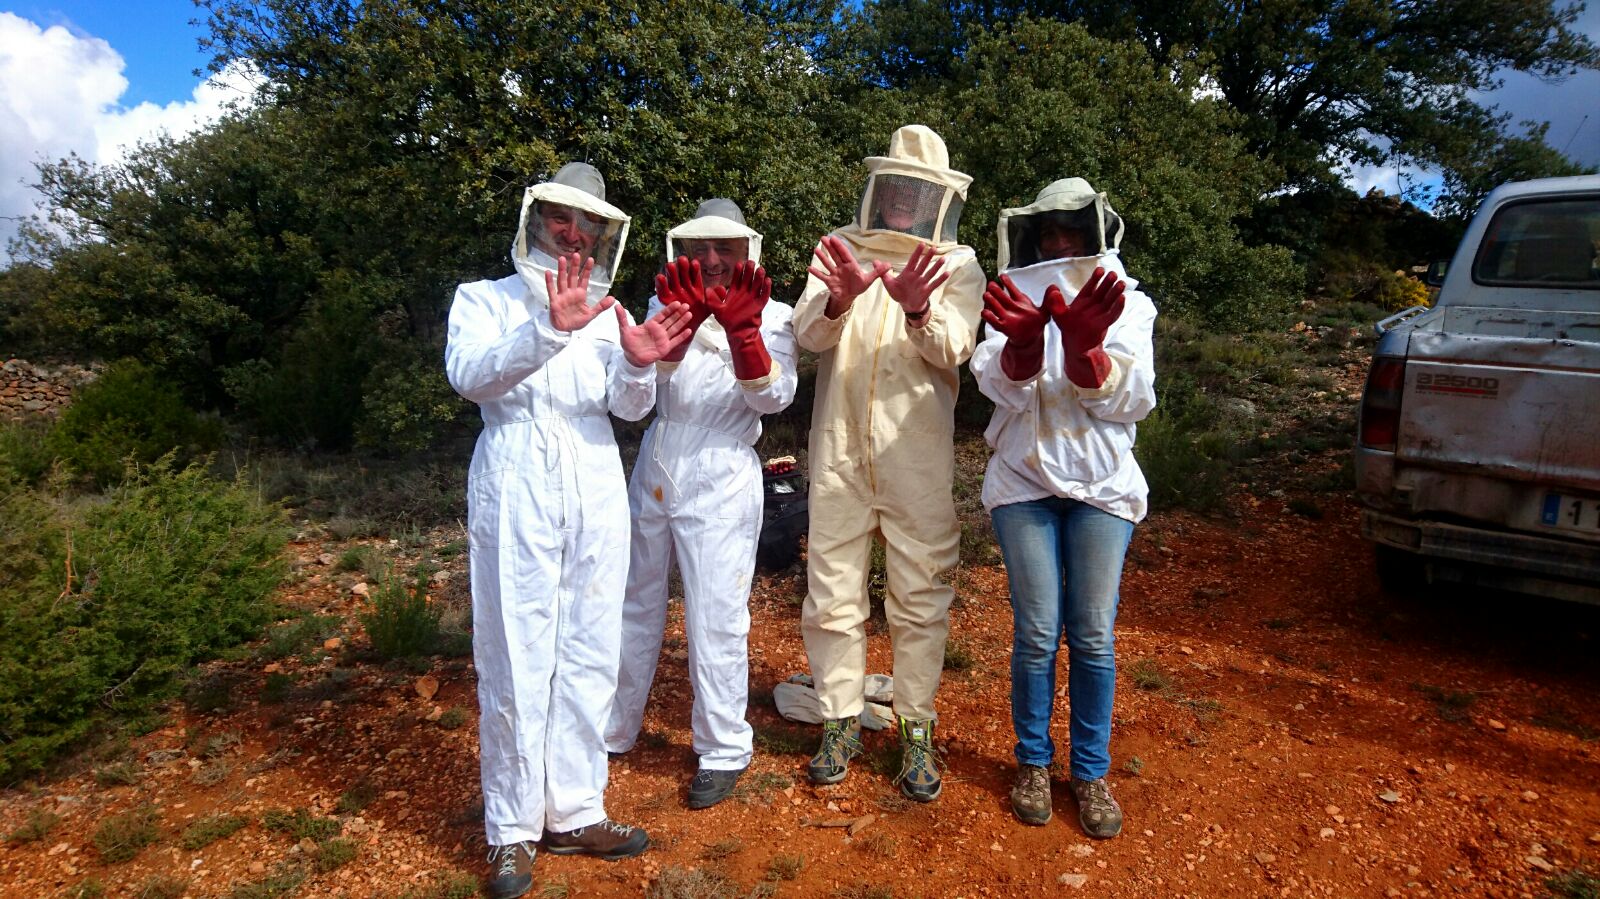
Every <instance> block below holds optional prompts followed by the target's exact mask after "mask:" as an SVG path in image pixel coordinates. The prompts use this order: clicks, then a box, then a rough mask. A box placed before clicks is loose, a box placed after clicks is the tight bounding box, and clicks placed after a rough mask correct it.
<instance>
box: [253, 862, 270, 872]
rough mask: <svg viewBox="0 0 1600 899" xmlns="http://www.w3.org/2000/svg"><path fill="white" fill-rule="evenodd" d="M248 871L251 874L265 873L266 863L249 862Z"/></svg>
mask: <svg viewBox="0 0 1600 899" xmlns="http://www.w3.org/2000/svg"><path fill="white" fill-rule="evenodd" d="M250 873H251V874H265V873H267V863H266V862H251V863H250Z"/></svg>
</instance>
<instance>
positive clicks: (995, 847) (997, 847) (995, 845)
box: [989, 842, 1005, 852]
mask: <svg viewBox="0 0 1600 899" xmlns="http://www.w3.org/2000/svg"><path fill="white" fill-rule="evenodd" d="M989 849H990V851H993V852H1002V851H1004V850H1005V847H1004V846H1001V845H1000V844H999V843H998V842H994V843H990V844H989Z"/></svg>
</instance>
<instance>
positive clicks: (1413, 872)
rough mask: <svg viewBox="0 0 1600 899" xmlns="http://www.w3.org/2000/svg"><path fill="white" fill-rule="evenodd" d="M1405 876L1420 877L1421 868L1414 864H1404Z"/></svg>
mask: <svg viewBox="0 0 1600 899" xmlns="http://www.w3.org/2000/svg"><path fill="white" fill-rule="evenodd" d="M1406 876H1407V877H1421V876H1422V869H1421V868H1419V867H1417V866H1416V865H1406Z"/></svg>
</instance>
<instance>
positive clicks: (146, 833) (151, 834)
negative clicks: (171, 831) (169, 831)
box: [94, 805, 161, 864]
mask: <svg viewBox="0 0 1600 899" xmlns="http://www.w3.org/2000/svg"><path fill="white" fill-rule="evenodd" d="M156 821H157V816H156V810H155V806H151V805H143V806H140V807H138V808H136V809H132V810H130V811H126V812H123V813H122V814H120V815H112V816H111V817H109V818H107V819H105V820H104V821H101V822H100V826H99V827H98V828H96V829H95V832H94V846H95V848H96V849H98V850H100V857H101V858H102V859H105V860H106V861H107V862H109V863H112V864H115V863H117V862H125V861H128V860H129V859H132V858H133V857H134V856H136V855H138V854H139V850H141V849H143V848H144V847H146V846H148V845H150V844H151V843H154V842H155V841H156V839H157V838H159V837H160V836H161V832H160V831H159V830H158V829H157V828H156Z"/></svg>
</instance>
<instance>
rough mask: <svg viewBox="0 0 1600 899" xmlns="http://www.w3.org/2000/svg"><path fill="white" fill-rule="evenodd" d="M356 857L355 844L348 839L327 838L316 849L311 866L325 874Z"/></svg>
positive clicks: (319, 872)
mask: <svg viewBox="0 0 1600 899" xmlns="http://www.w3.org/2000/svg"><path fill="white" fill-rule="evenodd" d="M355 857H356V844H354V843H352V842H350V841H349V840H329V841H328V842H326V843H323V844H322V846H321V848H319V849H318V850H317V854H316V856H315V858H314V859H313V860H312V863H311V864H312V867H314V868H316V869H317V873H318V874H326V873H328V872H329V871H334V870H337V869H339V868H340V867H342V866H343V865H344V864H345V863H346V862H349V861H351V860H352V859H354V858H355Z"/></svg>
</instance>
